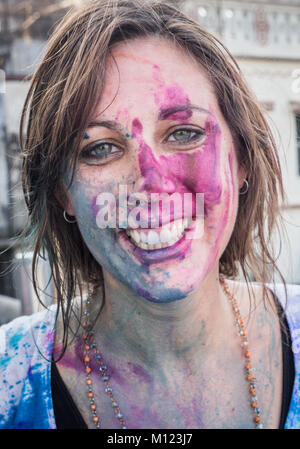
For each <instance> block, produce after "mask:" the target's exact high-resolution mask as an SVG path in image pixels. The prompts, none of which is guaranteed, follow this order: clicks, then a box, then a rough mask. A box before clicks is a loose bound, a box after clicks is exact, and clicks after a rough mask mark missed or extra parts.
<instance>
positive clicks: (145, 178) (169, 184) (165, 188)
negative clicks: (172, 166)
mask: <svg viewBox="0 0 300 449" xmlns="http://www.w3.org/2000/svg"><path fill="white" fill-rule="evenodd" d="M138 163H139V172H140V176H139V178H138V179H137V180H136V183H135V190H136V191H138V192H147V193H163V192H164V193H169V194H172V193H174V192H175V190H176V183H175V179H174V178H173V176H172V174H171V172H170V171H169V167H168V160H167V158H165V157H161V160H157V159H156V158H155V156H154V154H153V151H152V150H151V148H150V147H149V146H148V145H147V144H145V143H144V144H143V145H140V148H139V155H138Z"/></svg>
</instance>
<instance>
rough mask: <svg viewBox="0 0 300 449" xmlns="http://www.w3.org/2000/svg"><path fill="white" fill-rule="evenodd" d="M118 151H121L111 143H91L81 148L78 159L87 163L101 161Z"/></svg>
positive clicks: (118, 152)
mask: <svg viewBox="0 0 300 449" xmlns="http://www.w3.org/2000/svg"><path fill="white" fill-rule="evenodd" d="M120 153H122V151H121V150H120V149H119V148H118V147H117V146H116V145H114V144H112V143H109V142H103V143H93V144H91V145H87V146H86V147H84V148H83V149H82V151H81V154H80V159H81V160H82V161H86V162H87V163H101V162H103V161H105V160H107V159H111V158H112V157H114V156H115V155H116V154H120Z"/></svg>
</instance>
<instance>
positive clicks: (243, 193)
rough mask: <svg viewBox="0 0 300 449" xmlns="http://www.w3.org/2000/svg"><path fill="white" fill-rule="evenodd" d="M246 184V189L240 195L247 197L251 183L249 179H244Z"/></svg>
mask: <svg viewBox="0 0 300 449" xmlns="http://www.w3.org/2000/svg"><path fill="white" fill-rule="evenodd" d="M244 184H246V189H245V190H243V191H240V195H245V193H247V192H248V189H249V182H248V181H247V179H244Z"/></svg>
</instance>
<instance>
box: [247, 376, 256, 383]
mask: <svg viewBox="0 0 300 449" xmlns="http://www.w3.org/2000/svg"><path fill="white" fill-rule="evenodd" d="M246 379H247V380H248V382H250V380H253V379H254V377H253V376H251V375H249V376H247V377H246Z"/></svg>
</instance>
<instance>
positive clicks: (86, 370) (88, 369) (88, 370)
mask: <svg viewBox="0 0 300 449" xmlns="http://www.w3.org/2000/svg"><path fill="white" fill-rule="evenodd" d="M91 371H92V370H91V368H90V367H89V366H87V367H86V368H85V372H86V373H87V374H89V373H90V372H91Z"/></svg>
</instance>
